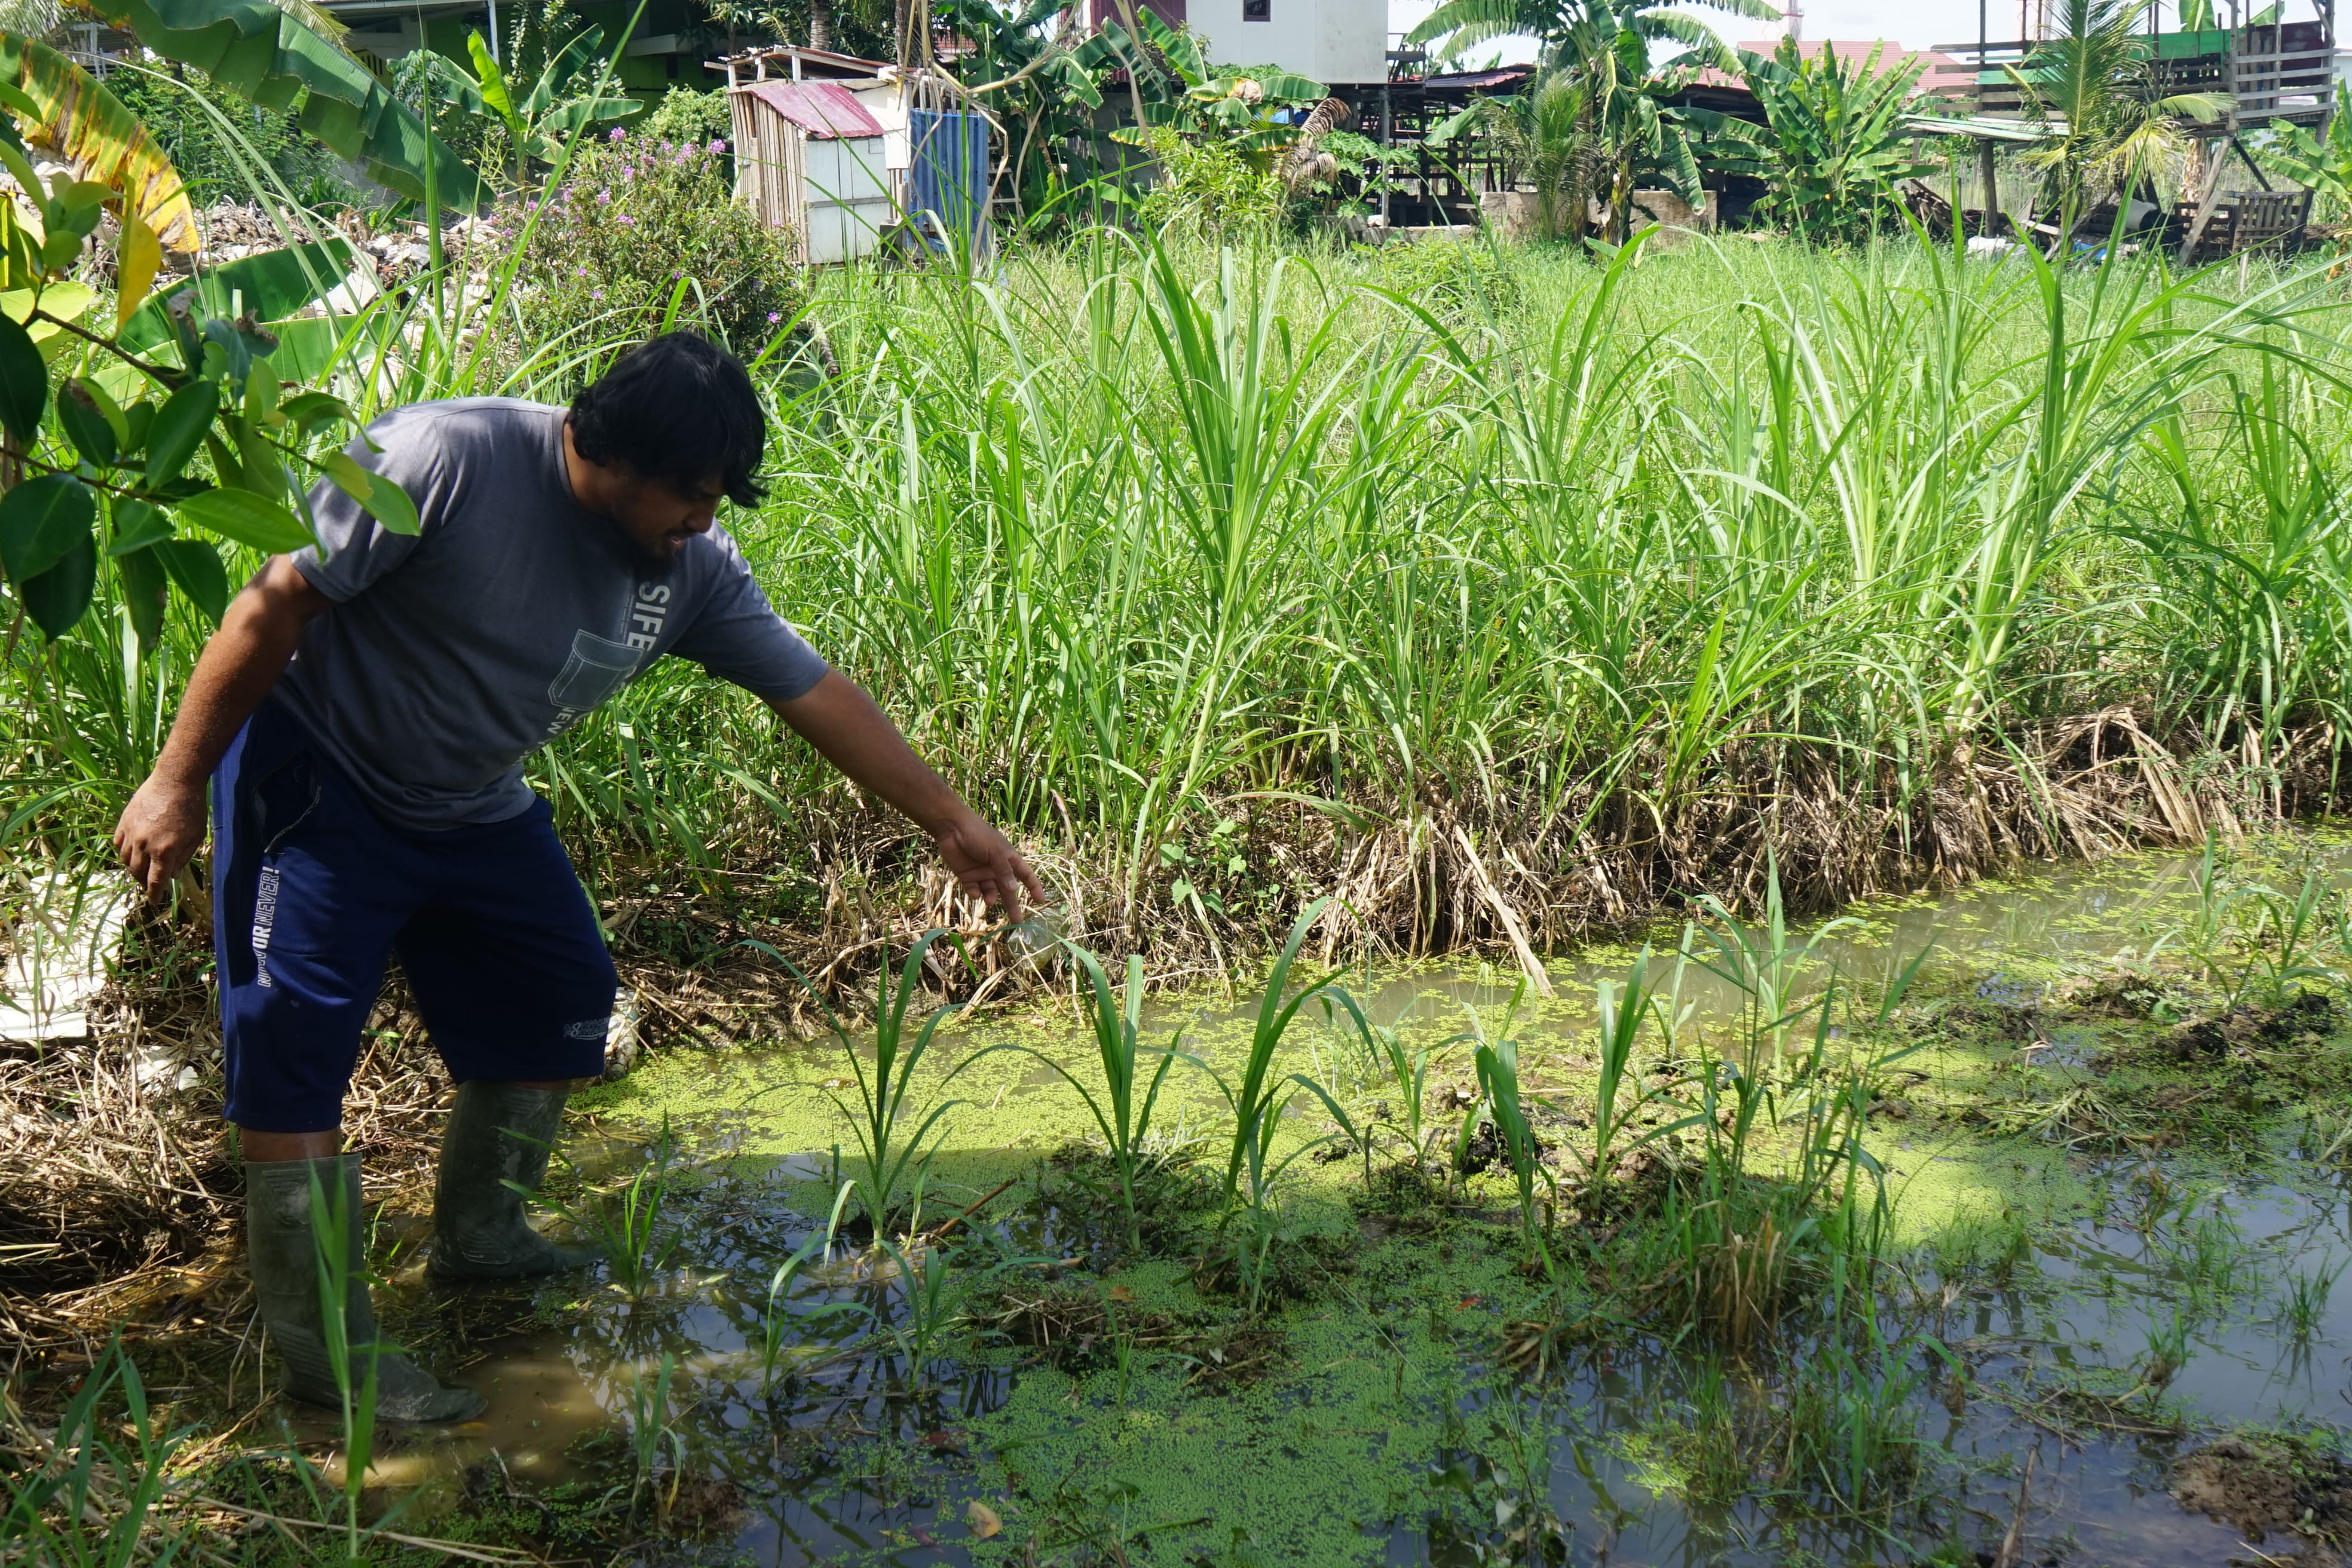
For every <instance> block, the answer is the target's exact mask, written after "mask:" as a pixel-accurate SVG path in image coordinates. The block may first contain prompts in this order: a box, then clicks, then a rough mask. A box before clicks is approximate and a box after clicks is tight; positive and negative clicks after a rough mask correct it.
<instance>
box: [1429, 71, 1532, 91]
mask: <svg viewBox="0 0 2352 1568" xmlns="http://www.w3.org/2000/svg"><path fill="white" fill-rule="evenodd" d="M1535 74H1536V68H1535V67H1533V66H1504V67H1502V68H1499V69H1496V70H1490V71H1454V72H1452V73H1450V74H1447V75H1444V76H1433V77H1424V78H1423V79H1422V83H1421V85H1422V88H1423V90H1424V91H1428V92H1448V91H1462V90H1465V89H1469V90H1475V89H1479V88H1484V87H1508V86H1510V85H1511V84H1512V83H1513V82H1519V81H1525V80H1527V79H1528V78H1529V77H1531V76H1533V75H1535Z"/></svg>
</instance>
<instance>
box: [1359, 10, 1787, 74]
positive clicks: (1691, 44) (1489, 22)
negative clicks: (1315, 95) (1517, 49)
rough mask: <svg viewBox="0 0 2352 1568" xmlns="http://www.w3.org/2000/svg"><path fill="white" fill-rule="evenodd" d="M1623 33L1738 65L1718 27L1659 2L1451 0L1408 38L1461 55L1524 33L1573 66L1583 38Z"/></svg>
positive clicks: (1774, 15) (1707, 60) (1768, 17)
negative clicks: (1436, 43)
mask: <svg viewBox="0 0 2352 1568" xmlns="http://www.w3.org/2000/svg"><path fill="white" fill-rule="evenodd" d="M1697 4H1699V5H1704V6H1706V7H1707V8H1708V9H1710V10H1715V11H1729V12H1732V13H1734V14H1735V15H1738V16H1753V17H1755V18H1757V19H1758V20H1759V21H1773V20H1778V19H1779V17H1780V7H1779V6H1778V5H1770V4H1769V3H1768V0H1697ZM1620 31H1631V32H1632V33H1633V34H1635V35H1636V36H1637V37H1640V38H1642V39H1643V41H1644V42H1645V43H1651V44H1660V43H1677V44H1680V45H1682V46H1683V47H1684V48H1685V49H1686V50H1688V51H1689V52H1690V54H1691V55H1692V56H1694V57H1696V60H1697V63H1700V64H1704V65H1712V66H1719V67H1721V68H1724V69H1726V70H1729V69H1731V68H1733V67H1732V62H1731V54H1730V51H1729V50H1727V49H1726V48H1725V47H1724V46H1723V41H1722V40H1721V39H1720V38H1718V37H1716V35H1715V32H1714V29H1712V28H1710V27H1709V26H1707V25H1706V23H1705V22H1702V21H1700V20H1699V19H1698V18H1697V17H1696V16H1691V15H1689V14H1688V13H1686V12H1683V11H1675V10H1670V9H1668V8H1667V7H1666V6H1665V5H1662V4H1660V3H1659V0H1444V4H1442V5H1439V6H1438V7H1437V9H1436V10H1434V11H1432V12H1431V13H1430V14H1429V15H1428V16H1425V17H1423V19H1422V22H1421V25H1420V26H1417V27H1415V28H1413V30H1412V32H1410V33H1407V34H1406V35H1405V42H1406V43H1408V44H1425V43H1427V42H1429V41H1430V40H1431V39H1433V38H1436V37H1444V39H1445V42H1444V45H1443V46H1441V47H1442V48H1443V49H1444V51H1446V52H1450V53H1459V52H1460V51H1461V50H1464V49H1466V48H1470V47H1474V46H1475V45H1478V44H1483V43H1485V42H1486V41H1487V40H1488V39H1490V38H1500V37H1508V36H1510V35H1512V34H1525V35H1528V37H1533V38H1535V39H1536V40H1537V41H1538V42H1539V43H1541V44H1542V45H1543V46H1544V56H1545V58H1544V61H1543V63H1544V64H1545V65H1547V66H1551V67H1556V68H1557V67H1569V68H1573V67H1574V66H1576V65H1577V64H1578V63H1580V61H1579V58H1578V57H1579V52H1580V51H1579V42H1580V35H1581V37H1582V39H1583V40H1584V41H1586V42H1589V41H1591V39H1593V38H1594V37H1613V35H1615V34H1616V33H1618V32H1620Z"/></svg>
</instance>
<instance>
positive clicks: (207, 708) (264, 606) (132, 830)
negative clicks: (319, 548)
mask: <svg viewBox="0 0 2352 1568" xmlns="http://www.w3.org/2000/svg"><path fill="white" fill-rule="evenodd" d="M331 607H332V601H331V600H330V599H328V597H327V596H326V595H324V594H321V593H320V592H319V590H318V589H316V588H313V587H312V586H310V582H309V580H308V579H306V578H305V577H304V576H303V575H302V574H301V572H300V570H299V568H297V567H296V566H295V564H294V560H293V557H291V556H288V555H273V556H271V557H270V558H269V562H268V564H267V565H265V566H263V567H262V569H261V570H260V572H259V573H258V574H256V575H255V577H254V579H253V581H252V582H250V583H247V584H246V585H245V587H244V589H243V591H241V592H240V593H239V594H238V595H237V596H236V598H235V599H233V600H231V601H230V602H229V606H228V614H227V615H226V616H223V617H222V618H221V625H220V630H218V631H216V632H215V633H214V634H213V635H212V637H211V640H209V641H208V642H206V643H205V651H204V652H203V653H202V654H200V655H198V656H197V658H196V668H194V669H193V670H191V671H189V672H188V688H187V689H186V690H185V691H184V692H182V693H181V694H180V711H179V713H178V714H177V715H176V716H175V717H174V718H173V721H172V733H171V736H170V738H169V739H167V740H166V741H165V742H163V755H162V756H160V757H158V758H156V759H155V771H154V772H153V773H150V774H149V775H148V776H147V782H146V783H145V784H141V785H140V786H139V793H138V794H136V795H132V796H131V804H130V805H126V806H124V807H123V808H122V820H121V822H118V823H116V824H115V825H114V850H115V853H116V854H118V855H120V856H121V857H122V863H123V865H124V866H126V867H128V868H130V871H131V877H132V879H134V880H136V881H137V882H138V883H139V885H140V886H141V887H142V888H144V889H146V890H147V896H148V897H149V898H151V899H153V898H160V897H162V896H163V889H165V888H168V887H170V886H171V885H172V879H173V878H174V877H176V876H178V875H179V874H180V872H181V870H182V869H183V868H185V867H186V865H187V863H188V861H189V860H190V859H191V858H194V855H195V853H196V851H197V850H198V849H199V848H201V847H203V846H204V842H205V779H207V778H208V777H210V776H211V774H212V771H213V765H214V764H215V763H218V762H219V761H220V760H221V757H222V756H223V755H224V754H225V753H226V752H227V751H228V748H229V742H232V741H234V740H235V739H236V732H237V731H238V730H239V729H240V728H242V727H243V726H244V723H245V721H246V720H247V718H249V717H250V716H251V715H252V713H253V710H255V709H256V708H258V707H260V706H261V700H262V699H263V698H265V697H267V696H268V695H269V689H270V688H271V687H272V686H275V685H276V684H278V676H280V675H281V674H283V673H285V669H286V661H287V660H289V659H290V658H293V657H294V648H295V645H296V644H298V643H299V642H300V641H301V640H302V628H303V626H306V625H308V624H309V623H310V621H311V620H312V619H313V618H314V617H316V616H321V615H324V614H325V613H326V612H327V611H328V610H329V609H331Z"/></svg>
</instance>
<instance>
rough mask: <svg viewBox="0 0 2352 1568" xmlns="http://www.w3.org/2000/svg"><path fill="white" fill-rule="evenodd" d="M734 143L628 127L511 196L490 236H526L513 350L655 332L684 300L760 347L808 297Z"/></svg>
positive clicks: (545, 349) (684, 310)
mask: <svg viewBox="0 0 2352 1568" xmlns="http://www.w3.org/2000/svg"><path fill="white" fill-rule="evenodd" d="M726 164H727V157H726V146H725V143H724V142H719V141H717V140H716V139H714V140H713V141H711V142H671V141H667V140H665V139H660V138H656V137H652V136H646V135H622V134H621V132H620V128H619V127H614V129H613V131H611V132H604V134H602V135H600V136H599V137H598V138H597V140H596V141H595V142H593V143H592V144H589V145H587V146H584V147H583V148H581V149H580V150H579V151H578V152H577V153H575V154H574V156H573V160H572V165H571V168H570V170H569V171H568V173H567V177H566V179H565V181H564V183H563V184H562V185H560V186H557V187H556V188H555V189H554V190H552V191H551V192H550V193H549V194H548V195H547V197H546V199H545V200H543V201H541V200H538V199H531V200H528V201H525V202H524V203H522V204H521V205H520V207H519V208H516V209H509V210H502V211H501V212H499V214H498V215H497V216H495V217H494V218H493V219H491V220H490V221H491V223H492V225H493V227H492V229H491V240H490V243H491V244H492V245H493V246H503V245H506V244H509V243H514V244H519V245H520V247H521V268H520V273H519V279H520V283H521V284H522V288H521V289H520V292H519V293H518V295H517V296H516V299H515V308H516V317H515V319H514V321H513V322H512V323H511V325H509V323H507V322H504V321H502V322H501V323H500V327H501V331H504V332H505V333H506V336H505V337H504V339H503V340H502V342H503V351H504V353H505V356H506V363H531V362H532V361H533V360H534V359H535V358H536V359H541V360H556V361H561V360H563V359H567V358H569V357H570V356H571V355H572V354H573V353H577V352H578V351H579V350H580V349H581V348H583V347H584V346H585V345H586V344H588V343H590V342H596V341H600V340H608V339H612V338H615V337H617V338H622V339H630V338H641V337H646V336H650V335H651V334H652V333H654V332H655V331H659V330H660V327H661V323H662V322H663V321H665V320H667V319H669V318H670V317H671V315H672V314H673V311H676V312H677V314H678V317H679V319H682V320H686V321H695V322H698V323H701V324H703V325H704V326H705V327H706V328H707V329H708V330H709V331H712V332H713V333H714V334H715V335H717V336H719V337H720V338H722V339H724V340H725V341H726V342H729V343H730V344H731V345H732V346H733V347H734V348H735V349H736V350H737V351H738V352H740V353H743V354H744V355H746V356H747V357H748V356H750V355H753V354H756V353H759V352H760V350H761V349H762V348H763V347H765V346H766V345H767V343H768V342H771V341H772V339H773V338H774V337H775V336H776V335H777V333H778V332H779V331H781V330H782V327H783V324H784V323H786V322H788V321H791V320H792V319H793V316H794V315H795V313H796V312H797V311H798V310H799V309H800V293H799V284H798V275H797V273H796V271H795V269H794V268H793V264H792V258H791V254H790V252H789V250H788V248H787V246H786V240H785V237H784V236H783V235H782V233H780V232H779V231H777V230H774V229H771V228H767V227H765V226H762V225H761V222H760V220H759V217H758V215H756V214H755V213H753V212H752V211H751V208H750V207H748V206H745V205H741V204H740V203H737V202H736V201H734V200H733V199H732V191H731V187H730V182H729V178H728V174H727V168H726Z"/></svg>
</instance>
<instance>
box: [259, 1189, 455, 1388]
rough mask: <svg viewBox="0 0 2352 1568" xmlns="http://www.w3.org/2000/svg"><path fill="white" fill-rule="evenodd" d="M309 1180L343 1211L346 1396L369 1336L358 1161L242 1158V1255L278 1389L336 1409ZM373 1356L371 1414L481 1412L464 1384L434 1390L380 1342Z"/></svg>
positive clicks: (363, 1361)
mask: <svg viewBox="0 0 2352 1568" xmlns="http://www.w3.org/2000/svg"><path fill="white" fill-rule="evenodd" d="M314 1178H315V1180H316V1182H317V1185H318V1190H319V1193H320V1195H321V1196H323V1197H324V1198H325V1199H326V1202H327V1204H328V1205H329V1207H330V1209H331V1210H332V1211H339V1212H340V1214H341V1215H343V1216H347V1223H346V1224H345V1226H344V1238H343V1257H344V1262H345V1267H346V1268H347V1269H348V1270H349V1272H348V1274H347V1276H346V1279H347V1283H346V1285H345V1287H344V1294H343V1334H344V1341H343V1342H344V1344H345V1346H346V1347H347V1350H348V1352H349V1354H350V1357H351V1373H352V1375H351V1383H352V1395H353V1397H355V1398H356V1397H357V1396H358V1394H359V1392H360V1390H361V1388H362V1385H363V1384H364V1383H365V1381H366V1376H367V1367H368V1358H369V1355H370V1353H371V1347H373V1346H375V1344H376V1342H377V1339H378V1335H377V1332H376V1322H375V1308H374V1305H373V1303H372V1302H371V1301H370V1300H368V1285H367V1272H366V1269H367V1225H366V1221H365V1219H364V1217H363V1216H362V1214H361V1212H360V1157H359V1156H358V1155H357V1154H340V1155H337V1156H335V1157H334V1158H333V1159H330V1160H248V1161H247V1162H246V1165H245V1223H246V1253H247V1258H248V1259H249V1261H250V1264H251V1267H252V1269H253V1293H254V1295H255V1297H256V1298H257V1300H259V1302H260V1304H261V1321H262V1322H263V1323H264V1324H266V1325H267V1326H268V1330H269V1346H270V1348H271V1349H272V1350H274V1351H276V1352H278V1389H279V1391H280V1392H281V1393H283V1394H285V1395H286V1396H287V1397H288V1398H289V1399H298V1400H300V1401H301V1402H302V1403H303V1404H305V1405H324V1406H326V1407H327V1408H328V1409H331V1410H339V1409H341V1407H342V1402H343V1395H342V1390H341V1388H339V1387H338V1386H336V1383H335V1368H334V1363H333V1361H332V1360H331V1357H330V1356H329V1354H328V1350H327V1335H326V1304H325V1302H324V1301H322V1300H321V1299H320V1279H319V1245H318V1243H317V1242H315V1241H313V1239H312V1235H313V1231H312V1219H311V1185H312V1182H313V1179H314ZM373 1355H374V1360H375V1388H376V1392H375V1413H376V1417H377V1419H379V1420H383V1421H400V1422H414V1423H425V1424H432V1423H443V1422H450V1421H467V1420H471V1419H472V1418H473V1417H474V1416H476V1415H480V1414H481V1413H482V1405H483V1400H482V1396H481V1395H480V1394H477V1393H475V1392H474V1391H473V1390H472V1389H470V1388H444V1387H443V1386H441V1384H438V1383H436V1382H435V1381H434V1379H433V1374H432V1373H428V1372H426V1371H425V1369H424V1368H423V1367H421V1366H418V1365H417V1364H416V1363H415V1362H414V1361H412V1360H410V1359H409V1358H408V1357H407V1356H405V1355H403V1354H401V1353H400V1352H398V1351H396V1350H394V1349H391V1348H389V1347H385V1348H383V1349H379V1350H374V1351H373Z"/></svg>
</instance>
